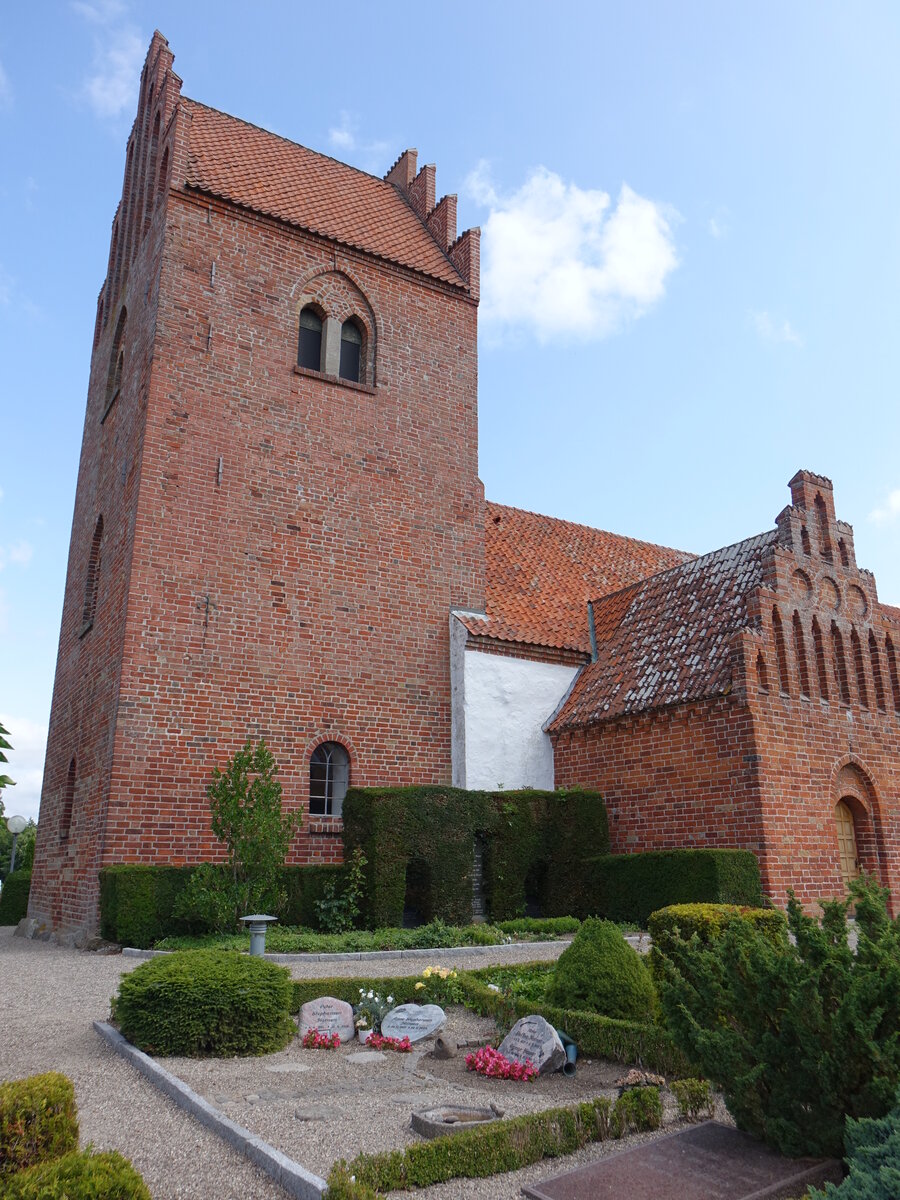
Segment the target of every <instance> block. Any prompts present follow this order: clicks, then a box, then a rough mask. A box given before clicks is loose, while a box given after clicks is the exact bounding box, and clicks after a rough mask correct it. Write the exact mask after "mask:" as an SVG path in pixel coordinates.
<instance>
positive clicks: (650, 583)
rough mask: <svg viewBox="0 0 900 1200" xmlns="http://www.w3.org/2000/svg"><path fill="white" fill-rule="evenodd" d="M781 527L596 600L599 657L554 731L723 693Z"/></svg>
mask: <svg viewBox="0 0 900 1200" xmlns="http://www.w3.org/2000/svg"><path fill="white" fill-rule="evenodd" d="M777 538H778V534H777V532H776V531H775V530H771V531H769V532H768V533H761V534H758V535H757V536H756V537H752V538H747V540H746V541H743V542H738V543H737V545H735V546H726V547H725V548H724V549H723V550H714V551H713V552H712V553H711V554H704V555H702V556H701V557H700V558H696V559H694V560H693V561H691V562H687V563H684V564H683V565H682V566H679V567H674V568H673V569H672V570H670V571H664V572H662V573H661V574H659V575H653V576H651V577H650V578H649V579H645V580H643V582H639V583H636V584H634V585H632V586H631V587H629V588H627V589H625V590H624V591H622V592H619V593H618V594H616V595H612V596H606V597H603V598H601V599H599V600H597V601H595V602H594V623H595V627H596V631H597V643H598V647H597V648H598V658H597V661H596V662H595V663H589V664H588V665H587V666H586V667H584V669H583V670H582V671H581V674H580V675H579V676H578V678H577V679H576V681H575V685H574V687H573V688H572V691H571V693H570V694H569V697H568V699H567V700H566V702H565V704H564V705H563V707H562V708H561V709H560V711H559V713H558V714H557V716H556V717H555V718H554V720H553V721H552V723H551V724H550V726H549V728H550V730H551V731H552V732H558V731H560V730H563V729H571V728H575V727H579V726H585V725H592V724H596V723H597V722H600V721H607V720H611V719H612V718H613V717H618V716H622V715H623V714H625V713H633V712H641V711H644V710H645V709H649V708H661V707H663V706H665V705H667V704H681V703H684V702H685V701H688V700H698V699H701V698H702V697H705V696H715V695H720V694H722V693H724V692H727V691H728V688H729V686H730V684H731V658H730V642H731V639H732V637H733V636H734V634H735V633H736V632H737V631H738V630H740V629H742V628H744V627H745V626H747V625H748V624H749V618H748V616H747V596H748V594H749V593H750V592H751V591H752V590H753V589H754V588H756V587H759V585H760V584H761V583H762V581H763V572H762V561H763V557H764V555H765V554H766V552H767V551H768V550H769V549H770V547H772V546H774V545H775V543H776V541H777Z"/></svg>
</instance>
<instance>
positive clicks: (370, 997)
mask: <svg viewBox="0 0 900 1200" xmlns="http://www.w3.org/2000/svg"><path fill="white" fill-rule="evenodd" d="M366 995H367V999H369V1000H371V999H372V993H371V992H368V993H367V994H366Z"/></svg>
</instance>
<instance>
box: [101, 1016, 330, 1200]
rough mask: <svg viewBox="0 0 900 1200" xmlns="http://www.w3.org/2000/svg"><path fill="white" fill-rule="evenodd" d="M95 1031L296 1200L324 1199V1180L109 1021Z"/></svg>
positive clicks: (185, 1109)
mask: <svg viewBox="0 0 900 1200" xmlns="http://www.w3.org/2000/svg"><path fill="white" fill-rule="evenodd" d="M94 1029H95V1030H96V1032H97V1033H98V1034H99V1035H100V1037H102V1038H103V1040H104V1041H105V1042H106V1043H107V1044H108V1045H109V1046H110V1047H111V1049H112V1050H114V1051H115V1052H116V1053H117V1054H120V1055H121V1056H122V1057H123V1058H125V1059H127V1061H128V1062H130V1063H131V1065H132V1066H133V1067H136V1068H137V1070H138V1071H140V1072H141V1074H142V1075H144V1076H146V1078H147V1079H149V1081H150V1082H151V1083H152V1084H153V1085H154V1087H157V1088H158V1089H159V1090H160V1091H161V1092H163V1093H164V1094H165V1095H166V1096H168V1097H169V1099H170V1100H173V1101H174V1102H175V1103H176V1104H177V1105H178V1107H179V1108H182V1109H184V1111H185V1112H187V1113H190V1115H191V1116H192V1117H194V1118H195V1119H196V1120H198V1121H199V1122H200V1124H201V1125H205V1126H206V1127H207V1128H208V1129H211V1130H212V1131H213V1133H216V1134H218V1135H219V1137H220V1138H222V1139H223V1141H226V1142H228V1144H229V1145H230V1146H232V1147H233V1148H234V1149H235V1150H237V1151H238V1153H239V1154H243V1155H244V1157H245V1158H248V1159H250V1161H251V1162H252V1163H254V1164H255V1165H256V1166H257V1167H259V1168H260V1170H261V1171H264V1172H265V1173H266V1175H268V1176H269V1178H270V1179H273V1180H274V1181H275V1182H276V1183H277V1184H279V1185H280V1186H281V1187H283V1188H284V1190H285V1191H286V1192H287V1193H288V1195H290V1196H295V1197H296V1198H297V1200H322V1197H323V1196H324V1195H325V1191H326V1189H327V1187H328V1185H327V1183H326V1182H325V1180H324V1179H321V1178H320V1177H319V1176H318V1175H313V1174H312V1172H311V1171H307V1170H306V1168H305V1167H301V1166H300V1164H299V1163H298V1162H295V1161H294V1160H293V1159H292V1158H288V1156H287V1155H286V1154H282V1152H281V1151H280V1150H276V1149H275V1147H274V1146H270V1145H269V1143H268V1142H265V1141H263V1139H262V1138H260V1137H257V1136H256V1134H254V1133H251V1132H250V1130H249V1129H245V1128H244V1127H243V1125H238V1124H236V1122H234V1121H231V1120H229V1118H228V1117H226V1116H224V1115H223V1114H222V1113H220V1112H219V1110H218V1109H216V1108H214V1107H213V1106H212V1105H211V1104H209V1103H208V1102H207V1101H206V1100H204V1099H203V1097H202V1096H198V1095H197V1093H196V1092H195V1091H194V1090H193V1089H192V1088H189V1087H188V1085H187V1084H186V1083H183V1082H182V1081H181V1080H180V1079H178V1078H177V1077H176V1076H175V1075H173V1074H172V1073H171V1072H170V1071H167V1070H166V1069H165V1067H162V1066H160V1065H159V1063H158V1062H156V1061H155V1060H154V1059H152V1058H150V1056H149V1055H147V1054H144V1052H143V1051H142V1050H138V1048H137V1046H133V1045H132V1044H131V1042H129V1041H128V1040H127V1039H126V1038H124V1037H123V1036H122V1035H121V1033H119V1031H118V1030H117V1029H114V1028H113V1027H112V1025H110V1024H109V1023H108V1022H107V1021H94Z"/></svg>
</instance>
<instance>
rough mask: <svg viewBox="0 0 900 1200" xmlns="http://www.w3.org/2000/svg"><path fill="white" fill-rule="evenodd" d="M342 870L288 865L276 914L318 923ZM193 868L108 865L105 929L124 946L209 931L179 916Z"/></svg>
mask: <svg viewBox="0 0 900 1200" xmlns="http://www.w3.org/2000/svg"><path fill="white" fill-rule="evenodd" d="M223 869H224V868H223ZM343 870H344V868H343V867H341V866H319V865H315V866H305V867H300V866H295V867H285V868H284V872H283V887H284V892H285V893H286V897H287V899H286V903H285V907H284V910H283V911H282V912H279V913H276V914H275V915H276V916H278V917H279V918H280V919H281V921H282V922H283V923H284V924H285V925H305V926H308V927H311V928H315V927H316V924H317V921H316V901H317V900H320V899H321V898H322V896H323V895H324V891H325V885H326V882H327V880H329V879H332V878H335V877H337V878H338V879H340V877H341V876H342V874H343ZM193 871H194V867H193V866H190V867H169V866H148V865H144V864H138V863H120V864H117V865H115V866H111V867H104V868H103V870H102V871H101V872H100V933H101V935H102V936H103V937H105V938H106V939H107V940H108V941H111V942H118V943H119V944H120V945H122V946H136V947H138V948H139V949H146V948H147V947H149V946H153V945H154V944H155V943H156V942H158V941H162V939H163V938H165V937H170V936H173V935H174V936H184V935H190V934H203V933H206V932H207V928H206V926H205V925H204V924H203V922H202V921H197V920H191V919H190V918H184V917H176V916H175V902H176V900H177V899H178V897H179V896H180V895H181V893H182V892H183V891H184V889H185V887H187V883H188V880H189V879H190V877H191V874H192V872H193ZM16 874H17V875H18V872H16ZM23 915H24V914H23Z"/></svg>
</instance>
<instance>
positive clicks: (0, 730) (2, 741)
mask: <svg viewBox="0 0 900 1200" xmlns="http://www.w3.org/2000/svg"><path fill="white" fill-rule="evenodd" d="M8 737H9V730H8V729H5V728H4V726H3V724H2V723H0V763H7V762H9V759H8V758H7V757H6V755H5V754H4V750H12V746H11V745H10V744H9V742H8V741H7V740H6V739H7V738H8ZM15 786H16V781H15V780H14V779H10V777H9V776H8V775H3V774H0V791H2V790H3V789H4V788H5V787H15Z"/></svg>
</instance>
